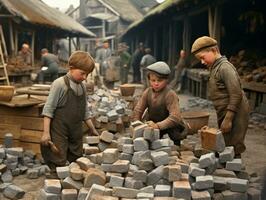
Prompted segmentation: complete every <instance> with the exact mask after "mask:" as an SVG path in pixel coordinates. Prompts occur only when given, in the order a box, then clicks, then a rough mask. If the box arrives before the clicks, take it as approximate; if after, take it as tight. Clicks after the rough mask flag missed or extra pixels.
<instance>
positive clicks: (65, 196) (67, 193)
mask: <svg viewBox="0 0 266 200" xmlns="http://www.w3.org/2000/svg"><path fill="white" fill-rule="evenodd" d="M77 197H78V192H77V190H76V189H63V190H62V193H61V198H62V200H73V199H77Z"/></svg>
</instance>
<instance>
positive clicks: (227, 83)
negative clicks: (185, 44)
mask: <svg viewBox="0 0 266 200" xmlns="http://www.w3.org/2000/svg"><path fill="white" fill-rule="evenodd" d="M191 53H193V54H194V55H195V56H196V57H197V58H198V59H199V60H200V61H201V63H202V64H204V65H206V66H207V67H208V69H209V70H210V78H209V84H208V86H209V87H208V90H209V98H210V99H211V100H212V102H213V104H214V107H215V109H216V113H217V120H218V126H219V128H220V129H221V131H222V132H223V135H224V139H225V144H226V145H227V146H234V149H235V154H236V156H237V157H240V154H241V153H243V152H244V151H245V149H246V147H245V144H244V139H245V135H246V131H247V127H248V120H249V104H248V100H247V98H246V96H245V93H244V91H243V89H242V88H241V83H240V78H239V75H238V73H237V71H236V69H235V67H234V66H233V65H232V64H231V63H230V62H229V61H228V60H227V58H226V57H225V56H222V55H221V54H220V51H219V48H218V46H217V41H216V40H215V39H213V38H211V37H207V36H203V37H200V38H198V39H197V40H195V42H194V43H193V45H192V49H191Z"/></svg>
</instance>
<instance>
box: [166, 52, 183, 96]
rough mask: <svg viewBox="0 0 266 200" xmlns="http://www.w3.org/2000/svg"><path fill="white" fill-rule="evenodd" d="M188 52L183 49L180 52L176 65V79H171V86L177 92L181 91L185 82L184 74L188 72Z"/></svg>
mask: <svg viewBox="0 0 266 200" xmlns="http://www.w3.org/2000/svg"><path fill="white" fill-rule="evenodd" d="M186 65H187V62H186V52H185V50H183V49H182V50H181V51H180V52H179V59H178V62H177V64H176V66H175V72H174V73H175V74H174V79H173V80H172V81H171V83H170V86H171V87H172V89H173V90H175V91H176V92H180V91H181V90H182V85H183V83H184V76H185V74H186Z"/></svg>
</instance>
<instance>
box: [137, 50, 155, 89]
mask: <svg viewBox="0 0 266 200" xmlns="http://www.w3.org/2000/svg"><path fill="white" fill-rule="evenodd" d="M155 62H156V59H155V58H154V57H153V56H152V55H151V54H146V55H145V56H143V57H142V59H141V62H140V66H141V69H142V81H143V83H144V87H145V88H146V87H147V86H148V78H147V69H146V67H148V66H149V65H151V64H153V63H155Z"/></svg>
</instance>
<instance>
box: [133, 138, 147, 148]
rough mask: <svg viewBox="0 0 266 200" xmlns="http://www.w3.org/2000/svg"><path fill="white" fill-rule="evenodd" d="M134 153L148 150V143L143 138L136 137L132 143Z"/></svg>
mask: <svg viewBox="0 0 266 200" xmlns="http://www.w3.org/2000/svg"><path fill="white" fill-rule="evenodd" d="M133 145H134V150H135V151H147V150H149V143H148V142H147V141H146V140H145V139H144V138H143V137H138V138H136V139H134V141H133Z"/></svg>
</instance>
